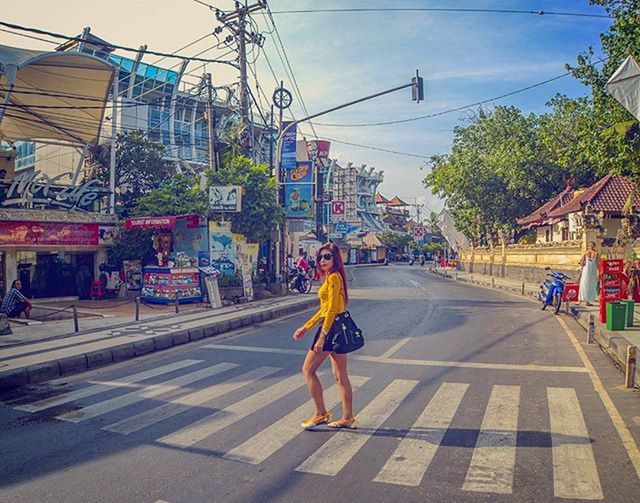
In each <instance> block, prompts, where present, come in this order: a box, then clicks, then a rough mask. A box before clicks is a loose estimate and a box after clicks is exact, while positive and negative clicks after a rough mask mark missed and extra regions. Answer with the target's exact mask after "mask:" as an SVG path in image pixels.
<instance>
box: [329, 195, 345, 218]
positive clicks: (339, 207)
mask: <svg viewBox="0 0 640 503" xmlns="http://www.w3.org/2000/svg"><path fill="white" fill-rule="evenodd" d="M346 208H347V203H346V201H344V200H339V199H338V200H334V201H331V221H332V222H344V221H345V220H346Z"/></svg>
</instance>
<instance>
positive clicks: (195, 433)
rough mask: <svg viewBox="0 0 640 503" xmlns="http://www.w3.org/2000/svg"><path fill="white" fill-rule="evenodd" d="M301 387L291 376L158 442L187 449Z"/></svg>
mask: <svg viewBox="0 0 640 503" xmlns="http://www.w3.org/2000/svg"><path fill="white" fill-rule="evenodd" d="M303 385H304V382H303V381H302V379H301V378H300V376H299V375H293V376H291V377H288V378H286V379H283V380H282V381H280V382H278V383H276V384H274V385H273V386H269V387H268V388H266V389H263V390H262V391H259V392H258V393H255V394H254V395H252V396H250V397H248V398H245V399H244V400H240V401H239V402H236V403H235V404H233V405H230V406H229V407H226V408H224V409H222V410H219V411H218V412H215V413H214V414H211V415H210V416H207V417H205V418H203V419H201V420H200V421H197V422H195V423H194V424H192V425H190V426H187V427H185V428H182V429H180V430H178V431H176V432H174V433H171V434H169V435H166V436H164V437H162V438H160V439H159V440H158V442H159V443H161V444H167V445H172V446H175V447H189V446H190V445H193V444H195V443H197V442H199V441H200V440H203V439H205V438H207V437H208V436H209V435H213V434H214V433H216V432H218V431H220V430H222V429H223V428H226V427H227V426H230V425H232V424H234V423H236V422H238V421H240V420H242V419H244V418H245V417H247V416H249V415H250V414H253V413H254V412H256V411H258V410H260V409H262V408H263V407H266V406H267V405H269V404H271V403H273V402H274V401H276V400H278V399H279V398H282V397H283V396H286V395H288V394H289V393H291V392H292V391H294V390H296V389H298V388H300V387H301V386H303Z"/></svg>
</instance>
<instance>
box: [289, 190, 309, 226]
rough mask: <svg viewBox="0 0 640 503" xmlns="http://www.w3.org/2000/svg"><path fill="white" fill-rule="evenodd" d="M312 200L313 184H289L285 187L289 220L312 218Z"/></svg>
mask: <svg viewBox="0 0 640 503" xmlns="http://www.w3.org/2000/svg"><path fill="white" fill-rule="evenodd" d="M312 200H313V185H312V184H306V185H305V184H287V185H286V186H285V201H286V207H287V218H311V217H312V216H313V211H312V204H311V202H312Z"/></svg>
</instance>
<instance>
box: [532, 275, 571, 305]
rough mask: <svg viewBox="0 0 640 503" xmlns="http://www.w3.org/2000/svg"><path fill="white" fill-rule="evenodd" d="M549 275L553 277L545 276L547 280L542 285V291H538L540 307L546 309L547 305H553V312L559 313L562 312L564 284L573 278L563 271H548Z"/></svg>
mask: <svg viewBox="0 0 640 503" xmlns="http://www.w3.org/2000/svg"><path fill="white" fill-rule="evenodd" d="M545 270H547V271H551V268H550V267H545ZM547 276H551V278H552V279H547V278H545V280H544V281H543V282H542V284H541V285H540V291H539V292H538V301H539V302H540V309H542V310H543V311H544V310H545V309H546V308H547V306H553V313H554V314H558V313H559V312H560V306H561V304H562V294H563V293H564V284H565V282H566V281H567V280H570V279H571V278H570V277H569V276H567V275H566V274H565V273H563V272H553V271H551V272H550V273H547Z"/></svg>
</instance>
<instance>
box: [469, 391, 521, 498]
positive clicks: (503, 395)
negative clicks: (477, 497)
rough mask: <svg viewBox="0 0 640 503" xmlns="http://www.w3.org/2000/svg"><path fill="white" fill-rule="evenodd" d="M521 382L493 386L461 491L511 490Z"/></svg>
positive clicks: (503, 492) (503, 491)
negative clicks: (511, 384) (512, 384)
mask: <svg viewBox="0 0 640 503" xmlns="http://www.w3.org/2000/svg"><path fill="white" fill-rule="evenodd" d="M519 402H520V386H494V387H493V390H492V392H491V397H490V398H489V404H488V405H487V409H486V412H485V415H484V419H483V420H482V427H481V428H480V434H479V435H478V440H477V441H476V447H475V449H474V450H473V456H472V458H471V464H470V466H469V470H468V471H467V477H466V478H465V481H464V484H463V486H462V489H463V490H464V491H476V492H488V493H502V494H510V493H511V492H512V490H513V472H514V466H515V462H516V441H517V435H518V406H519Z"/></svg>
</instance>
